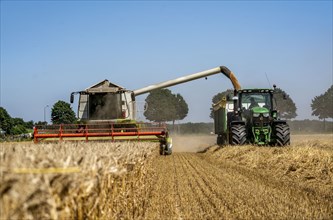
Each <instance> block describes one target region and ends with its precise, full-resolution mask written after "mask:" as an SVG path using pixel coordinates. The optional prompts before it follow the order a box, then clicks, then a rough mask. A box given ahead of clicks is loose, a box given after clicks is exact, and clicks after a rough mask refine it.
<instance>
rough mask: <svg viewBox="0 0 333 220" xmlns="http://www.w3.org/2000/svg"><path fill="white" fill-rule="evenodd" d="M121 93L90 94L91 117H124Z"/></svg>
mask: <svg viewBox="0 0 333 220" xmlns="http://www.w3.org/2000/svg"><path fill="white" fill-rule="evenodd" d="M121 106H122V101H121V94H119V93H116V94H111V93H96V94H90V95H89V116H90V117H89V119H90V120H108V119H117V118H121V117H122V110H121Z"/></svg>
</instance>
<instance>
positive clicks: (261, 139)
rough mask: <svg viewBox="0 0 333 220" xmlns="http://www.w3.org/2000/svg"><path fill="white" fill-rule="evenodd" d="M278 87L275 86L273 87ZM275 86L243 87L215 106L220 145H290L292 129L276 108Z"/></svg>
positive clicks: (215, 121)
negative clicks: (261, 87)
mask: <svg viewBox="0 0 333 220" xmlns="http://www.w3.org/2000/svg"><path fill="white" fill-rule="evenodd" d="M274 88H275V86H274ZM274 92H275V90H274V89H240V90H235V91H234V97H233V98H232V99H230V98H229V97H224V98H223V99H222V100H221V101H220V102H218V103H216V104H214V105H213V110H214V125H215V134H217V135H218V136H217V144H218V145H225V144H230V145H244V144H249V143H251V144H256V145H271V146H285V145H289V144H290V129H289V125H288V124H287V122H286V121H285V120H280V119H279V117H278V112H277V110H276V108H275V106H276V101H275V99H274Z"/></svg>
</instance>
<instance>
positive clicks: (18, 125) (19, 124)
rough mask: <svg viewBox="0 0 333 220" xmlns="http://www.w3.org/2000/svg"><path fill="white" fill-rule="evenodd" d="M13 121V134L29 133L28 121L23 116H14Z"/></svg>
mask: <svg viewBox="0 0 333 220" xmlns="http://www.w3.org/2000/svg"><path fill="white" fill-rule="evenodd" d="M12 122H13V127H12V130H11V134H13V135H17V134H24V133H28V130H27V128H26V122H25V121H24V120H23V119H22V118H12Z"/></svg>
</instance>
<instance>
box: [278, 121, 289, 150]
mask: <svg viewBox="0 0 333 220" xmlns="http://www.w3.org/2000/svg"><path fill="white" fill-rule="evenodd" d="M275 135H276V144H277V145H278V146H285V145H290V129H289V126H288V125H287V124H277V125H276V126H275Z"/></svg>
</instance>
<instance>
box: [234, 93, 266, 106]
mask: <svg viewBox="0 0 333 220" xmlns="http://www.w3.org/2000/svg"><path fill="white" fill-rule="evenodd" d="M270 97H271V94H269V93H242V96H241V100H240V102H241V103H240V104H241V108H242V109H243V110H251V109H252V108H254V107H264V108H267V109H268V110H270V109H271V106H272V105H271V98H270Z"/></svg>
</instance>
